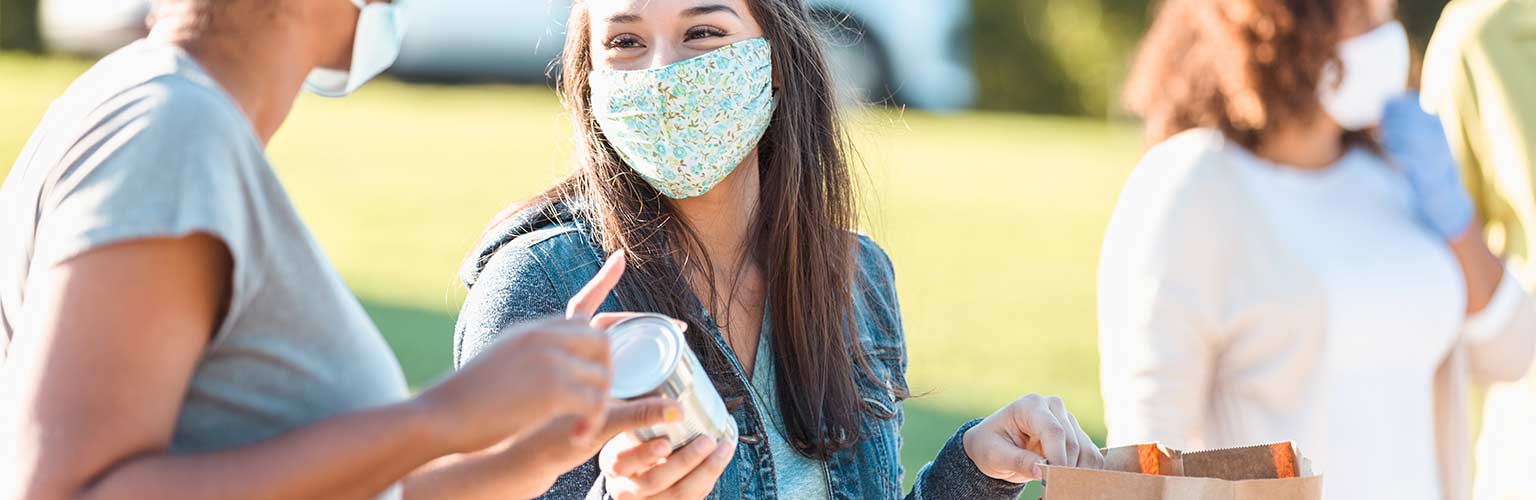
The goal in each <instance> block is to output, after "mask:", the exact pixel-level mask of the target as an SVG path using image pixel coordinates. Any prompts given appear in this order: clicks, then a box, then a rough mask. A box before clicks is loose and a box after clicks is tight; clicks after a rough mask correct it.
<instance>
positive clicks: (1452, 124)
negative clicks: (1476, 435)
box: [1423, 0, 1536, 500]
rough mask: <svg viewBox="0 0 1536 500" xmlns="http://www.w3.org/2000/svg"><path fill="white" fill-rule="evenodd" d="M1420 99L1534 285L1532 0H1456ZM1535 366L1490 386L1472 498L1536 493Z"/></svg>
mask: <svg viewBox="0 0 1536 500" xmlns="http://www.w3.org/2000/svg"><path fill="white" fill-rule="evenodd" d="M1423 74H1424V77H1423V98H1424V105H1425V107H1426V108H1428V109H1429V110H1430V111H1431V112H1434V113H1437V114H1438V115H1439V116H1440V117H1441V119H1442V121H1443V122H1444V123H1445V128H1446V133H1447V135H1448V136H1449V138H1450V142H1451V147H1452V149H1453V150H1454V151H1455V153H1456V155H1457V159H1458V160H1459V161H1460V162H1461V164H1462V165H1463V166H1464V169H1463V174H1464V178H1465V180H1466V182H1467V188H1468V189H1469V190H1470V191H1471V192H1472V196H1473V198H1474V200H1476V204H1477V207H1478V214H1479V215H1480V216H1481V218H1482V219H1483V220H1485V221H1487V222H1488V229H1487V235H1488V241H1489V245H1490V247H1491V248H1493V250H1494V251H1495V252H1500V253H1501V254H1502V255H1504V256H1505V257H1507V258H1508V259H1509V260H1510V262H1511V263H1512V264H1513V265H1514V266H1513V268H1512V269H1511V270H1512V271H1515V272H1516V273H1517V274H1518V275H1519V276H1520V278H1521V280H1522V281H1523V282H1524V284H1525V285H1526V286H1527V287H1528V288H1529V287H1531V286H1532V285H1536V262H1533V261H1536V0H1455V1H1452V2H1451V3H1450V5H1448V6H1447V7H1446V10H1445V13H1444V14H1443V15H1442V16H1441V19H1440V24H1439V26H1438V27H1437V28H1436V30H1435V35H1434V37H1433V38H1432V39H1431V40H1430V45H1429V51H1428V53H1427V54H1426V57H1425V60H1424V71H1423ZM1530 422H1536V371H1532V372H1531V373H1530V374H1528V375H1526V377H1525V378H1524V379H1523V380H1522V381H1520V382H1514V383H1510V384H1502V385H1497V386H1494V387H1492V388H1491V389H1490V390H1489V393H1488V399H1487V402H1486V406H1485V408H1484V422H1483V436H1482V437H1483V439H1481V440H1480V441H1479V443H1478V476H1477V480H1476V490H1477V492H1476V498H1478V499H1479V500H1510V499H1536V477H1533V474H1531V472H1530V471H1532V470H1536V429H1533V428H1532V425H1531V424H1530Z"/></svg>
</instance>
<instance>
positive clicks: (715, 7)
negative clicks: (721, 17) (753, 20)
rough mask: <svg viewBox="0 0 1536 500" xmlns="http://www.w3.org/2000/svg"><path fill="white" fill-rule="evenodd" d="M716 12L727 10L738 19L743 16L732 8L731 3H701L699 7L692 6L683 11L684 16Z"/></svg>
mask: <svg viewBox="0 0 1536 500" xmlns="http://www.w3.org/2000/svg"><path fill="white" fill-rule="evenodd" d="M716 12H725V13H728V14H730V15H733V16H736V18H737V19H740V18H741V14H738V13H736V9H732V8H731V6H729V5H724V4H718V3H717V4H709V5H700V6H698V7H690V8H688V9H687V10H684V11H683V17H699V16H702V15H706V14H714V13H716Z"/></svg>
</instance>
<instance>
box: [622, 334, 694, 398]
mask: <svg viewBox="0 0 1536 500" xmlns="http://www.w3.org/2000/svg"><path fill="white" fill-rule="evenodd" d="M608 336H609V340H610V346H611V347H610V349H611V350H612V351H611V353H612V360H613V386H612V387H611V388H610V389H609V391H608V394H609V395H610V396H612V397H614V398H618V399H630V398H635V397H639V396H642V395H645V394H646V393H649V392H651V391H653V390H655V389H656V387H657V386H660V385H661V384H662V382H665V381H666V380H667V377H668V376H670V375H671V374H672V369H673V368H674V367H676V366H677V363H678V359H679V357H681V356H682V352H683V351H682V350H683V348H684V347H683V335H682V332H680V331H678V329H677V327H675V326H673V325H672V320H670V319H667V318H665V317H662V316H641V317H638V318H634V319H629V320H625V321H622V322H620V323H619V324H616V325H613V327H612V328H609V329H608Z"/></svg>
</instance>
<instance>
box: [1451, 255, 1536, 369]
mask: <svg viewBox="0 0 1536 500" xmlns="http://www.w3.org/2000/svg"><path fill="white" fill-rule="evenodd" d="M1473 227H1474V229H1469V230H1468V231H1467V232H1466V234H1464V235H1462V237H1460V238H1457V239H1456V240H1455V241H1453V242H1452V243H1451V249H1452V251H1453V253H1455V255H1456V259H1457V260H1458V261H1459V262H1461V268H1462V271H1463V276H1464V277H1465V279H1466V284H1467V324H1466V327H1465V328H1464V331H1463V335H1462V344H1463V345H1464V346H1465V347H1466V348H1467V352H1468V355H1469V356H1468V357H1469V360H1470V362H1471V363H1470V366H1471V370H1472V375H1473V379H1474V380H1475V381H1477V382H1478V383H1483V384H1486V383H1492V382H1508V381H1513V380H1517V379H1519V378H1520V377H1521V376H1523V375H1524V374H1525V373H1526V370H1527V369H1528V368H1529V367H1530V365H1531V359H1532V356H1533V354H1536V300H1533V299H1532V297H1531V295H1530V294H1529V293H1528V292H1526V291H1525V289H1523V288H1521V286H1520V284H1519V282H1518V281H1516V280H1515V278H1514V277H1513V276H1511V275H1510V274H1509V273H1508V272H1507V271H1506V270H1505V268H1504V262H1503V261H1502V260H1500V259H1499V258H1498V257H1496V256H1494V255H1493V252H1492V251H1490V250H1489V249H1488V245H1487V244H1485V243H1484V241H1483V239H1482V234H1480V232H1479V231H1477V229H1476V227H1477V226H1473Z"/></svg>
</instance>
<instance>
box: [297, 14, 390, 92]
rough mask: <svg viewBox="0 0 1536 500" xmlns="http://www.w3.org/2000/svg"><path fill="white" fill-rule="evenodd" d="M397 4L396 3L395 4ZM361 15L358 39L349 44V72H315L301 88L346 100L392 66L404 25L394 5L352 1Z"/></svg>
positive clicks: (356, 37) (323, 70) (325, 69)
mask: <svg viewBox="0 0 1536 500" xmlns="http://www.w3.org/2000/svg"><path fill="white" fill-rule="evenodd" d="M397 1H398V0H397ZM352 3H353V4H355V5H357V8H358V9H361V10H362V12H361V13H359V14H358V16H357V35H356V36H355V37H354V38H353V40H352V68H351V69H350V70H339V69H332V68H315V69H314V70H313V71H311V72H310V73H309V78H307V79H305V80H304V88H305V89H308V90H309V91H310V92H314V93H316V94H319V95H322V96H325V97H346V96H348V95H351V94H352V93H353V92H357V89H358V88H361V87H362V86H363V84H365V83H368V80H372V79H373V77H376V76H379V74H380V73H383V72H384V70H386V69H389V67H390V66H392V65H394V64H395V58H396V57H399V56H400V42H401V41H402V40H403V39H404V37H405V23H404V22H403V20H402V19H401V16H399V15H398V14H397V12H398V11H397V10H396V9H395V4H393V3H379V2H375V3H365V0H352Z"/></svg>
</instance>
